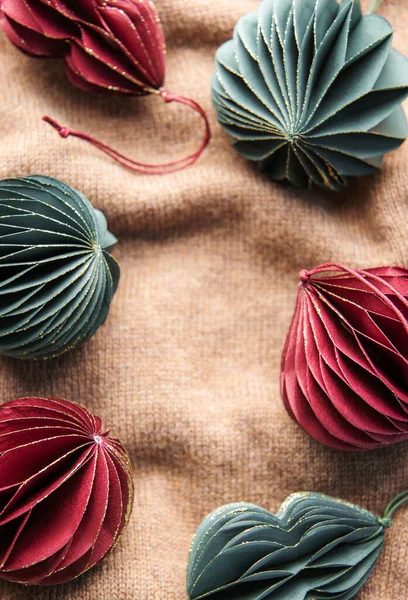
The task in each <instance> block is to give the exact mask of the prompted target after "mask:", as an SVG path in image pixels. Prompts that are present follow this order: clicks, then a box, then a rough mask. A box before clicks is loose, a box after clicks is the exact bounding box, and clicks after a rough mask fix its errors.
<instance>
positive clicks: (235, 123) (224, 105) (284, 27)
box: [212, 0, 408, 190]
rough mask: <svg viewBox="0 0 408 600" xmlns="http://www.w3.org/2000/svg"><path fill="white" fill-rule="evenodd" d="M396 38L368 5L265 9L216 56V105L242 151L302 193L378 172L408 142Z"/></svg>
mask: <svg viewBox="0 0 408 600" xmlns="http://www.w3.org/2000/svg"><path fill="white" fill-rule="evenodd" d="M392 35H393V29H392V27H391V25H390V23H388V21H387V20H386V19H384V18H383V17H381V16H378V15H375V14H368V15H363V14H362V12H361V7H360V0H342V2H340V3H338V2H337V0H310V1H307V2H306V1H305V0H264V1H263V2H262V3H261V4H260V6H259V9H258V12H257V13H251V14H247V15H245V16H244V17H242V18H241V19H240V20H239V21H238V24H237V26H236V27H235V31H234V37H233V39H232V40H230V41H228V42H227V43H225V44H224V45H223V46H221V47H220V48H219V50H218V51H217V54H216V60H215V63H216V72H215V75H214V77H213V82H212V94H213V104H214V107H215V109H216V112H217V117H218V120H219V122H220V124H221V126H222V127H223V128H224V129H225V131H226V132H227V133H229V134H230V135H231V137H232V140H233V143H234V146H235V149H236V150H237V151H238V152H239V153H240V154H242V155H243V156H244V157H245V158H247V159H249V160H252V161H258V162H259V165H260V168H261V170H262V171H265V172H266V173H268V174H269V175H270V176H271V177H272V178H273V179H275V180H278V181H281V180H288V181H289V182H291V183H292V184H294V185H296V186H298V187H301V188H306V187H310V186H311V185H312V184H313V183H314V184H317V185H318V186H321V187H323V188H327V189H330V190H338V189H340V188H343V187H344V186H345V185H346V184H347V181H348V180H349V178H350V177H355V176H360V175H370V174H371V173H374V172H375V171H376V170H377V169H379V168H380V166H381V161H382V158H383V156H384V155H385V154H386V153H387V152H389V151H391V150H394V149H395V148H397V147H398V146H399V145H400V144H401V143H402V142H403V140H404V139H405V138H406V135H407V122H406V118H405V115H404V111H403V109H402V107H401V103H402V101H403V100H404V99H405V98H406V97H407V95H408V59H407V58H406V57H404V56H403V55H402V54H400V53H399V52H398V51H397V50H395V49H393V48H391V42H392Z"/></svg>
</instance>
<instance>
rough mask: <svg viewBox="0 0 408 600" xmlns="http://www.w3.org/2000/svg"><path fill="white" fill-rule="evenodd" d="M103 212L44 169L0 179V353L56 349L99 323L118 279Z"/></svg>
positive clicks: (27, 354) (39, 353) (30, 354)
mask: <svg viewBox="0 0 408 600" xmlns="http://www.w3.org/2000/svg"><path fill="white" fill-rule="evenodd" d="M116 241H117V240H116V238H115V237H114V236H113V235H112V234H111V233H109V231H108V230H107V227H106V219H105V217H104V216H103V214H102V213H101V212H100V211H99V210H97V209H95V208H93V207H92V205H91V203H90V202H89V201H88V200H87V199H86V198H85V197H84V196H83V195H82V194H80V193H79V192H77V191H76V190H74V189H72V188H70V187H68V186H67V185H65V184H64V183H62V182H61V181H58V180H56V179H52V178H50V177H41V176H33V177H20V178H17V179H5V180H3V181H0V275H1V277H0V281H1V283H0V353H3V354H6V355H8V356H13V357H16V358H48V357H52V356H56V355H59V354H62V353H63V352H66V351H67V350H70V349H71V348H74V347H75V346H78V345H79V344H81V343H82V342H84V341H86V340H88V339H89V338H90V337H91V336H92V335H93V334H94V333H95V332H96V330H97V329H98V327H100V325H102V323H104V321H105V319H106V317H107V315H108V311H109V306H110V303H111V300H112V297H113V295H114V293H115V291H116V288H117V285H118V282H119V266H118V264H117V263H116V261H115V260H114V259H113V258H112V257H111V255H110V254H109V249H110V248H111V247H112V246H113V245H114V244H115V242H116Z"/></svg>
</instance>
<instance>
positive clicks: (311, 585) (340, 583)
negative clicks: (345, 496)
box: [187, 492, 408, 600]
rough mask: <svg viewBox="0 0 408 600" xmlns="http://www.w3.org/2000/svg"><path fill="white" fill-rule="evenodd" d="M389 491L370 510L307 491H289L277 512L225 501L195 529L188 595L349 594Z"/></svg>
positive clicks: (262, 598)
mask: <svg viewBox="0 0 408 600" xmlns="http://www.w3.org/2000/svg"><path fill="white" fill-rule="evenodd" d="M407 500H408V493H407V492H405V493H404V494H401V495H400V496H397V498H395V499H394V500H393V501H392V502H390V504H389V505H388V506H387V508H386V510H385V513H384V516H383V517H382V518H378V517H376V516H375V515H373V514H372V513H371V512H369V511H367V510H364V509H363V508H361V507H360V506H356V505H353V504H349V503H347V502H344V501H343V500H338V499H335V498H331V497H329V496H323V495H321V494H314V493H298V494H293V495H292V496H290V497H289V498H288V499H287V500H286V501H285V502H284V504H283V505H282V507H281V509H280V510H279V512H278V514H277V515H274V514H272V513H270V512H269V511H267V510H265V509H263V508H260V507H259V506H255V505H254V504H244V503H237V504H228V505H227V506H223V507H221V508H219V509H218V510H215V511H214V512H213V513H211V514H210V515H209V516H208V517H207V518H206V519H204V521H203V522H202V524H201V525H200V526H199V528H198V530H197V534H196V536H195V539H194V541H193V545H192V548H191V552H190V560H189V564H188V571H187V595H188V598H189V600H202V599H204V598H209V599H211V600H289V599H290V600H312V599H313V600H351V598H354V597H355V595H356V594H357V593H358V591H359V590H360V589H361V588H362V586H363V585H364V583H365V582H366V580H367V578H368V577H369V576H370V574H371V572H372V570H373V568H374V566H375V564H376V562H377V560H378V558H379V556H380V554H381V551H382V549H383V546H384V539H385V530H386V528H387V527H390V526H391V518H392V515H393V514H394V512H395V511H396V510H397V508H399V507H400V506H401V505H402V504H403V503H404V502H406V501H407Z"/></svg>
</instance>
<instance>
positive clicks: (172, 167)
mask: <svg viewBox="0 0 408 600" xmlns="http://www.w3.org/2000/svg"><path fill="white" fill-rule="evenodd" d="M157 93H158V94H159V95H160V96H161V97H162V98H163V100H164V101H165V102H178V103H179V104H184V105H185V106H188V107H189V108H191V109H192V110H194V111H195V112H197V113H198V114H199V115H200V116H201V117H202V119H203V120H204V124H205V130H204V136H203V139H202V141H201V144H200V146H199V147H198V149H197V150H196V151H195V152H193V153H192V154H190V155H189V156H186V157H184V158H180V159H178V160H174V161H170V162H166V163H159V164H156V165H152V164H149V163H143V162H139V161H136V160H133V159H132V158H129V157H128V156H126V155H124V154H122V153H121V152H118V151H117V150H115V149H114V148H112V147H111V146H109V145H107V144H104V143H103V142H101V141H100V140H98V139H96V138H94V137H93V136H91V135H88V134H87V133H83V132H82V131H75V130H73V129H68V128H67V127H63V126H61V125H60V124H59V123H57V121H55V120H54V119H52V118H51V117H47V116H44V117H43V121H45V122H46V123H49V124H50V125H51V126H52V127H54V129H56V130H57V132H58V133H59V134H60V136H61V137H62V138H64V139H66V138H67V137H69V136H72V137H76V138H79V139H81V140H84V141H85V142H88V143H89V144H92V146H95V148H98V150H100V151H101V152H104V153H105V154H107V155H108V156H110V157H111V158H113V160H115V161H116V162H118V163H120V164H121V165H123V166H124V167H126V168H128V169H130V170H131V171H135V172H137V173H144V174H145V175H164V174H167V173H174V172H176V171H181V170H182V169H185V168H186V167H189V166H190V165H192V164H194V163H195V162H196V161H197V160H198V158H199V157H200V156H201V154H202V153H203V152H204V150H205V148H206V147H207V145H208V143H209V141H210V139H211V130H210V123H209V121H208V117H207V115H206V113H205V112H204V110H203V108H201V106H200V105H199V104H198V102H196V101H195V100H192V99H191V98H185V97H184V96H177V95H175V94H171V93H170V92H168V91H167V90H165V89H163V88H160V89H159V90H157Z"/></svg>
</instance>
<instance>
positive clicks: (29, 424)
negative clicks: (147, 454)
mask: <svg viewBox="0 0 408 600" xmlns="http://www.w3.org/2000/svg"><path fill="white" fill-rule="evenodd" d="M132 502H133V482H132V469H131V464H130V460H129V457H128V455H127V453H126V450H125V449H124V447H123V446H122V444H121V443H120V442H119V440H116V439H114V438H111V437H110V436H109V432H105V431H104V429H103V425H102V421H101V419H100V418H99V417H95V416H94V415H92V414H91V413H89V412H88V411H87V410H86V409H85V408H83V407H82V406H80V405H79V404H75V403H73V402H68V401H67V400H59V399H58V400H54V399H52V400H48V399H45V398H23V399H21V400H14V401H11V402H8V403H6V404H3V405H2V406H0V578H3V579H7V580H8V581H16V582H19V583H25V584H41V585H49V584H54V583H63V582H66V581H70V580H71V579H74V578H75V577H78V576H79V575H81V574H82V573H83V572H85V571H86V570H88V569H90V568H91V567H93V566H94V565H95V564H96V563H98V562H99V561H100V560H101V559H102V558H103V557H104V556H105V555H106V554H107V553H108V552H109V550H111V548H112V547H113V546H114V545H115V544H116V543H117V541H118V539H119V537H120V535H121V534H122V532H123V530H124V528H125V526H126V525H127V522H128V520H129V516H130V513H131V509H132Z"/></svg>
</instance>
